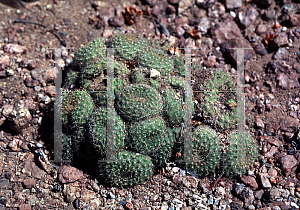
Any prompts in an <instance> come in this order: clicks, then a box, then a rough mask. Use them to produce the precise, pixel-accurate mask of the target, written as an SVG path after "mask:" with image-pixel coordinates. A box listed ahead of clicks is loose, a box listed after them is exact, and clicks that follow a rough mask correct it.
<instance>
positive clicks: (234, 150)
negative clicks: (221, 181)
mask: <svg viewBox="0 0 300 210" xmlns="http://www.w3.org/2000/svg"><path fill="white" fill-rule="evenodd" d="M243 134H244V135H243ZM229 140H230V144H229V146H228V150H227V152H226V153H225V154H224V170H225V172H226V173H227V174H229V175H230V176H234V175H242V174H244V173H245V172H246V170H247V168H248V166H249V165H250V164H251V163H253V162H254V161H255V160H256V159H257V158H258V148H257V144H256V143H255V141H254V140H253V138H252V137H251V135H250V134H249V133H248V132H244V133H241V132H236V131H234V132H232V133H231V135H230V137H229Z"/></svg>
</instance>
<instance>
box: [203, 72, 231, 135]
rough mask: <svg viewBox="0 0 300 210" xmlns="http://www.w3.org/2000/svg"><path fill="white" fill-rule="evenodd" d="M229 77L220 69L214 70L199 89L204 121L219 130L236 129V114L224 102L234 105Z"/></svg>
mask: <svg viewBox="0 0 300 210" xmlns="http://www.w3.org/2000/svg"><path fill="white" fill-rule="evenodd" d="M233 87H234V84H233V82H232V79H231V78H230V76H229V75H228V74H227V73H226V72H224V71H223V70H221V69H214V70H213V71H212V75H211V76H210V77H209V78H208V79H206V80H205V81H204V83H203V85H202V87H201V89H202V90H203V91H204V93H203V95H202V99H201V101H202V102H201V108H202V111H203V113H204V118H205V120H206V121H209V122H211V123H213V125H214V126H215V127H216V128H217V129H219V130H226V129H233V128H236V122H237V112H236V109H234V107H229V106H228V104H227V103H226V102H229V103H234V104H236V93H235V91H234V89H233Z"/></svg>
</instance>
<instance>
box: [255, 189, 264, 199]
mask: <svg viewBox="0 0 300 210" xmlns="http://www.w3.org/2000/svg"><path fill="white" fill-rule="evenodd" d="M263 194H264V190H258V191H255V192H254V197H255V198H257V199H258V200H260V199H261V198H262V196H263Z"/></svg>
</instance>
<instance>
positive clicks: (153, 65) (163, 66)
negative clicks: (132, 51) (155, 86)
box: [137, 48, 174, 76]
mask: <svg viewBox="0 0 300 210" xmlns="http://www.w3.org/2000/svg"><path fill="white" fill-rule="evenodd" d="M137 63H138V65H142V66H145V67H147V68H149V69H155V70H157V71H159V72H160V73H161V75H163V76H166V75H168V74H170V73H171V72H172V70H173V68H174V65H173V61H172V59H171V58H170V57H169V56H167V55H166V54H165V53H162V52H161V51H160V50H157V49H153V48H150V49H147V50H143V51H141V52H140V53H139V55H138V57H137Z"/></svg>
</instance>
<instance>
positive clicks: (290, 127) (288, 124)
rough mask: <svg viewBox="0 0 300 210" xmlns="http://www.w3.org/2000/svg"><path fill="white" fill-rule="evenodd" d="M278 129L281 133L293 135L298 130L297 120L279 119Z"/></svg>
mask: <svg viewBox="0 0 300 210" xmlns="http://www.w3.org/2000/svg"><path fill="white" fill-rule="evenodd" d="M279 124H280V129H281V130H283V131H287V132H291V133H294V132H296V131H297V130H298V129H299V128H300V123H299V122H298V120H296V119H295V118H292V117H281V118H280V120H279Z"/></svg>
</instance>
